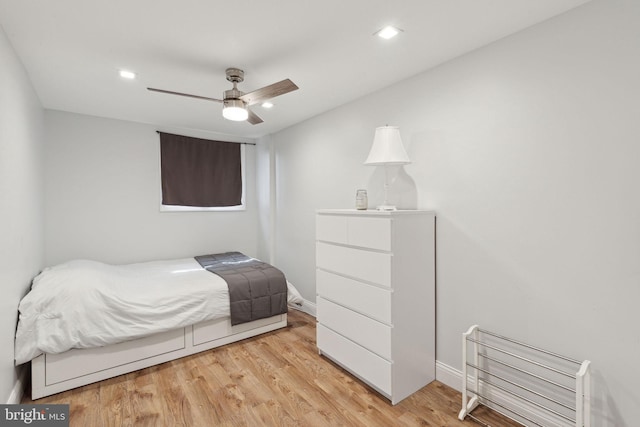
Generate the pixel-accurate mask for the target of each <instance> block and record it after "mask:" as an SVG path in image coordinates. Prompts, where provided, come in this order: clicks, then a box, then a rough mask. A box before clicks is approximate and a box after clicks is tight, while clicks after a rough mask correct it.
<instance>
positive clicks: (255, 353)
mask: <svg viewBox="0 0 640 427" xmlns="http://www.w3.org/2000/svg"><path fill="white" fill-rule="evenodd" d="M460 399H461V397H460V393H458V392H456V391H455V390H453V389H451V388H449V387H447V386H445V385H443V384H441V383H439V382H437V381H436V382H433V383H431V384H430V385H428V386H427V387H424V388H423V389H421V390H420V391H418V392H417V393H415V394H414V395H412V396H410V397H409V398H407V399H405V400H403V401H402V402H400V403H399V404H397V405H396V406H392V405H391V404H390V403H389V401H388V400H386V399H384V398H383V397H381V396H380V395H379V394H377V393H376V392H375V391H373V390H372V389H370V388H369V387H367V386H366V385H364V384H363V383H362V382H360V381H359V380H357V379H355V378H354V377H352V376H351V375H350V374H348V373H347V372H345V371H344V370H342V369H341V368H340V367H338V366H337V365H335V364H333V363H332V362H330V361H328V360H327V359H326V358H323V357H321V356H319V355H318V351H317V348H316V345H315V319H314V318H313V317H312V316H309V315H307V314H305V313H301V312H299V311H295V310H292V311H290V313H289V325H288V327H287V328H284V329H281V330H278V331H274V332H270V333H268V334H264V335H261V336H259V337H255V338H251V339H247V340H244V341H241V342H238V343H234V344H230V345H227V346H224V347H221V348H217V349H213V350H209V351H206V352H203V353H200V354H196V355H193V356H188V357H185V358H182V359H179V360H175V361H172V362H167V363H164V364H161V365H158V366H154V367H151V368H147V369H143V370H140V371H137V372H133V373H130V374H126V375H121V376H119V377H116V378H112V379H109V380H106V381H102V382H99V383H96V384H91V385H88V386H85V387H81V388H78V389H75V390H71V391H67V392H64V393H60V394H57V395H54V396H50V397H47V398H43V399H39V400H37V401H35V403H66V404H69V405H70V418H71V420H70V425H71V426H83V427H85V426H87V427H97V426H189V427H192V426H198V427H199V426H229V427H238V426H247V427H255V426H305V427H307V426H323V427H324V426H331V427H333V426H366V427H372V426H380V427H389V426H477V425H478V424H476V423H474V422H473V421H469V420H467V421H465V422H461V421H458V419H457V414H458V411H459V410H460V405H461V403H460ZM22 403H32V401H31V399H29V398H25V399H24V400H23V402H22ZM474 414H478V415H482V417H483V418H484V419H488V420H491V425H492V426H493V427H511V426H516V425H517V424H514V423H512V422H510V421H508V420H505V419H501V418H500V417H499V416H498V415H496V414H492V413H487V412H484V413H481V412H474Z"/></svg>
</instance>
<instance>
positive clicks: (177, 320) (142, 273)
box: [15, 258, 302, 400]
mask: <svg viewBox="0 0 640 427" xmlns="http://www.w3.org/2000/svg"><path fill="white" fill-rule="evenodd" d="M252 260H253V259H252ZM254 261H255V260H254ZM262 264H264V263H262ZM265 265H267V266H268V264H265ZM269 267H271V266H269ZM271 268H273V267H271ZM207 270H209V267H207V266H206V265H205V266H204V267H203V265H202V264H201V263H200V262H198V261H197V260H196V259H195V258H184V259H176V260H168V261H153V262H146V263H138V264H127V265H108V264H103V263H99V262H95V261H89V260H74V261H69V262H66V263H63V264H60V265H57V266H54V267H49V268H46V269H45V270H44V271H43V272H42V273H41V274H39V275H38V276H37V277H36V278H35V279H34V281H33V284H32V288H31V291H30V292H29V293H28V294H27V295H26V296H25V297H24V298H23V299H22V301H21V302H20V307H19V311H20V317H19V321H18V328H17V331H16V341H15V362H16V365H18V364H22V363H27V362H29V361H31V376H32V378H31V383H32V386H31V397H32V399H34V400H35V399H39V398H41V397H44V396H49V395H51V394H55V393H59V392H62V391H65V390H69V389H72V388H75V387H79V386H82V385H86V384H90V383H93V382H96V381H101V380H104V379H107V378H111V377H114V376H117V375H121V374H125V373H128V372H132V371H135V370H138V369H142V368H146V367H149V366H153V365H156V364H159V363H164V362H167V361H170V360H174V359H177V358H180V357H184V356H188V355H191V354H194V353H198V352H201V351H205V350H209V349H212V348H215V347H218V346H221V345H225V344H229V343H232V342H235V341H239V340H242V339H245V338H249V337H252V336H255V335H258V334H262V333H265V332H269V331H273V330H276V329H279V328H283V327H285V326H286V325H287V313H286V303H288V304H290V305H295V304H301V303H302V298H301V297H300V294H299V293H298V291H297V290H296V289H295V287H293V285H291V283H289V282H288V281H286V285H285V286H286V292H285V293H286V303H285V309H284V311H283V312H281V313H278V314H275V315H270V314H269V313H266V314H262V315H261V316H257V318H250V319H249V318H247V319H245V320H248V321H242V323H239V321H238V320H237V319H235V318H234V320H233V321H232V313H231V311H232V310H231V306H232V304H230V302H229V297H230V292H229V287H228V286H227V281H225V279H223V278H222V277H221V276H220V275H219V274H216V273H212V272H211V271H207ZM283 277H284V276H283ZM281 311H282V310H281Z"/></svg>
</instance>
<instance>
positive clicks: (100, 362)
mask: <svg viewBox="0 0 640 427" xmlns="http://www.w3.org/2000/svg"><path fill="white" fill-rule="evenodd" d="M285 326H287V315H286V314H279V315H277V316H273V317H269V318H266V319H260V320H255V321H253V322H249V323H243V324H240V325H236V326H231V321H230V319H229V318H228V317H226V318H223V319H215V320H210V321H207V322H203V323H198V324H196V325H192V326H187V327H186V328H180V329H176V330H173V331H168V332H163V333H159V334H155V335H151V336H148V337H145V338H139V339H136V340H132V341H126V342H122V343H119V344H114V345H109V346H105V347H98V348H90V349H73V350H69V351H67V352H64V353H61V354H42V355H40V356H38V357H36V358H35V359H33V360H32V361H31V398H32V399H33V400H35V399H39V398H41V397H45V396H49V395H52V394H55V393H60V392H62V391H66V390H70V389H72V388H76V387H80V386H83V385H87V384H91V383H94V382H97V381H102V380H105V379H107V378H112V377H115V376H118V375H122V374H126V373H129V372H133V371H137V370H139V369H143V368H147V367H149V366H153V365H157V364H160V363H164V362H168V361H170V360H174V359H178V358H180V357H184V356H189V355H191V354H195V353H199V352H201V351H205V350H209V349H212V348H215V347H219V346H221V345H225V344H229V343H232V342H236V341H240V340H243V339H245V338H250V337H253V336H256V335H259V334H263V333H265V332H270V331H273V330H276V329H279V328H283V327H285Z"/></svg>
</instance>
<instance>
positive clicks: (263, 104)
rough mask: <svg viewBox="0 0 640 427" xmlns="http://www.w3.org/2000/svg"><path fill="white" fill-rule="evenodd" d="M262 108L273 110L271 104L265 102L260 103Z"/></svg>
mask: <svg viewBox="0 0 640 427" xmlns="http://www.w3.org/2000/svg"><path fill="white" fill-rule="evenodd" d="M262 108H273V103H271V102H269V101H265V102H263V103H262Z"/></svg>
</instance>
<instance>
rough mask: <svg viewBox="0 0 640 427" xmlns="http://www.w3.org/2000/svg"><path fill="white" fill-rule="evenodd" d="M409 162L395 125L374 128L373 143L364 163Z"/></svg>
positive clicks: (404, 163)
mask: <svg viewBox="0 0 640 427" xmlns="http://www.w3.org/2000/svg"><path fill="white" fill-rule="evenodd" d="M409 163H411V160H409V156H408V155H407V152H406V151H405V149H404V146H403V145H402V139H400V130H399V129H398V127H397V126H382V127H379V128H376V134H375V136H374V137H373V145H372V146H371V151H370V152H369V157H367V160H366V161H365V162H364V164H365V165H406V164H409Z"/></svg>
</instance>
